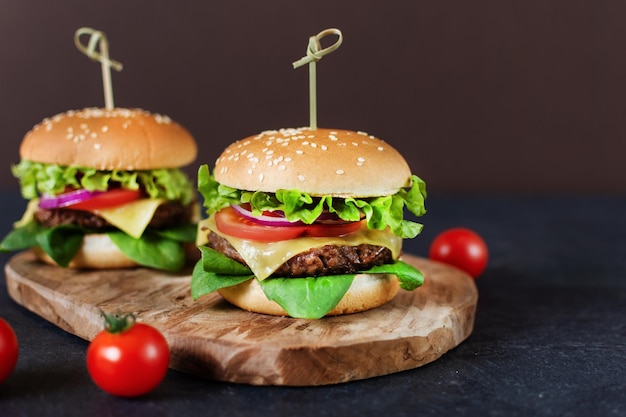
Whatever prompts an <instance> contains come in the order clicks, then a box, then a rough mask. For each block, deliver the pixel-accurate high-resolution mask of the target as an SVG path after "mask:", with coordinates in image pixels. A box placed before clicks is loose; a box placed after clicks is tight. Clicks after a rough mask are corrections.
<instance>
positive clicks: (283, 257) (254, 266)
mask: <svg viewBox="0 0 626 417" xmlns="http://www.w3.org/2000/svg"><path fill="white" fill-rule="evenodd" d="M208 230H210V231H211V232H213V233H217V234H218V235H220V236H221V237H223V238H224V239H226V240H228V242H230V244H231V245H233V247H234V248H235V249H236V250H237V252H239V254H240V255H241V257H242V258H243V259H244V260H245V261H246V263H247V264H248V267H250V269H251V270H252V272H253V273H254V275H255V276H256V277H257V278H258V279H260V280H263V279H265V278H267V277H269V276H270V275H271V274H272V273H273V272H274V271H275V270H276V269H277V268H278V267H279V266H280V265H282V264H284V263H285V262H286V261H288V260H289V259H290V258H292V257H294V256H295V255H297V254H299V253H301V252H306V251H308V250H309V249H311V248H319V247H322V246H324V245H343V246H357V245H360V244H370V245H376V246H384V247H387V248H389V249H390V250H391V253H392V256H393V258H394V259H397V258H398V256H400V250H401V249H402V238H400V237H398V236H396V235H394V234H393V233H391V232H390V231H388V230H369V229H368V228H367V227H366V226H363V227H362V228H361V230H359V231H358V232H355V233H351V234H349V235H347V236H342V237H300V238H297V239H290V240H283V241H279V242H269V243H268V242H254V241H251V240H245V239H239V238H236V237H232V236H228V235H225V234H223V233H221V232H220V231H218V230H217V226H216V225H215V220H214V219H213V218H212V217H210V218H208V219H204V220H202V221H200V222H199V223H198V236H197V239H196V243H197V244H198V246H200V245H204V244H206V243H207V242H208V240H207V237H206V236H207V231H208Z"/></svg>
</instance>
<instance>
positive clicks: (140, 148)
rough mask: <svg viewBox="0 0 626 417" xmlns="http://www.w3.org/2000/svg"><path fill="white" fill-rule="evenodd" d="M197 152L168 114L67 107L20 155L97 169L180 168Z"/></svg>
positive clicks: (30, 136) (33, 133) (27, 140)
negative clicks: (66, 110) (72, 108)
mask: <svg viewBox="0 0 626 417" xmlns="http://www.w3.org/2000/svg"><path fill="white" fill-rule="evenodd" d="M196 154H197V146H196V142H195V140H194V138H193V137H192V136H191V134H190V133H189V132H188V131H187V130H186V129H185V128H183V127H182V126H181V125H179V124H178V123H176V122H174V121H172V120H171V119H170V118H169V117H167V116H163V115H159V114H152V113H149V112H147V111H145V110H141V109H123V108H115V109H112V110H107V109H100V108H86V109H83V110H70V111H68V112H65V113H60V114H57V115H56V116H53V117H50V118H46V119H44V120H43V121H42V122H41V123H39V124H37V125H35V126H34V127H33V128H32V129H31V130H30V131H29V132H28V133H27V134H26V136H25V137H24V140H23V141H22V144H21V146H20V157H21V158H22V159H26V160H29V161H33V162H41V163H46V164H57V165H63V166H81V167H91V168H96V169H98V170H114V169H121V170H128V171H132V170H146V169H158V168H178V167H182V166H184V165H187V164H189V163H191V162H193V161H194V159H195V158H196Z"/></svg>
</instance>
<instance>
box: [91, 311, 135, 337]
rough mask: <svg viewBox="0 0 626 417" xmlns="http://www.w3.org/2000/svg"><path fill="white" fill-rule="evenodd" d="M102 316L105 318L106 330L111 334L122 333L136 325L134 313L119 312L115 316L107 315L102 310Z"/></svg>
mask: <svg viewBox="0 0 626 417" xmlns="http://www.w3.org/2000/svg"><path fill="white" fill-rule="evenodd" d="M100 314H102V317H103V318H104V329H105V330H106V331H107V332H109V333H113V334H115V333H122V332H124V331H126V330H128V329H130V328H131V327H132V326H133V324H135V315H134V314H133V313H126V314H122V313H121V312H119V311H118V312H115V313H114V314H107V313H105V312H104V311H102V310H100Z"/></svg>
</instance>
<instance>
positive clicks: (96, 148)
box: [93, 143, 102, 151]
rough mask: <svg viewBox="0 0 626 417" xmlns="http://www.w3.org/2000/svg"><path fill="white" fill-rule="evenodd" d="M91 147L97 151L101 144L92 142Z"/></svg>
mask: <svg viewBox="0 0 626 417" xmlns="http://www.w3.org/2000/svg"><path fill="white" fill-rule="evenodd" d="M93 148H94V149H95V150H97V151H99V150H100V149H102V145H100V144H99V143H94V144H93Z"/></svg>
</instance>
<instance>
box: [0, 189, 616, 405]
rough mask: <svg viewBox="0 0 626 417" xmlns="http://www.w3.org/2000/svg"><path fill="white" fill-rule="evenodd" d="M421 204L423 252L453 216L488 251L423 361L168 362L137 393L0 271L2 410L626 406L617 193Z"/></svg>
mask: <svg viewBox="0 0 626 417" xmlns="http://www.w3.org/2000/svg"><path fill="white" fill-rule="evenodd" d="M0 199H2V203H0V204H1V206H0V211H1V216H0V219H2V220H1V223H0V233H2V235H3V236H4V234H5V233H6V232H7V231H8V230H9V229H10V227H11V223H12V222H13V221H14V220H16V219H17V218H19V216H20V215H21V213H22V211H23V209H24V202H23V201H22V200H21V198H20V196H19V194H18V192H17V191H16V190H10V191H9V190H7V191H3V192H0ZM427 208H428V213H427V214H426V216H425V217H423V218H422V221H423V223H424V224H425V229H424V232H423V233H422V235H420V236H419V237H418V238H417V239H415V240H413V241H411V242H406V243H405V251H406V252H409V253H412V254H415V255H419V256H425V254H426V253H427V248H428V244H429V242H430V241H431V239H432V238H433V237H434V236H435V234H437V233H438V232H440V231H442V230H443V229H446V228H449V227H453V226H466V227H470V228H473V229H475V230H476V231H478V232H479V233H480V234H482V235H483V237H484V238H485V240H486V241H487V243H488V245H489V248H490V251H491V259H490V263H489V266H488V269H487V270H486V272H485V273H484V275H483V276H482V277H480V278H479V279H478V280H477V286H478V290H479V302H478V310H477V315H476V323H475V327H474V332H473V333H472V335H471V336H470V337H469V338H468V339H467V340H466V341H465V342H464V343H462V344H461V345H460V346H458V347H457V348H455V349H454V350H452V351H450V352H448V353H446V354H445V355H444V356H443V357H441V358H440V359H439V360H437V361H435V362H433V363H431V364H429V365H426V366H423V367H421V368H417V369H414V370H410V371H405V372H401V373H397V374H393V375H389V376H383V377H378V378H372V379H368V380H363V381H356V382H350V383H346V384H340V385H332V386H322V387H309V388H307V387H299V388H295V387H255V386H247V385H235V384H229V383H223V382H218V381H211V380H205V379H201V378H198V377H194V376H190V375H186V374H183V373H179V372H176V371H169V373H168V374H167V376H166V379H165V381H164V382H163V383H162V384H161V385H160V386H159V387H158V388H157V389H156V390H155V391H153V392H152V393H150V394H148V395H147V396H145V397H141V398H135V399H122V398H116V397H112V396H110V395H108V394H106V393H104V392H102V391H100V390H99V389H98V388H97V387H96V386H95V385H94V384H93V383H92V381H91V380H90V378H89V375H88V374H87V370H86V367H85V354H86V349H87V346H88V343H87V342H86V341H85V340H82V339H80V338H77V337H76V336H73V335H71V334H68V333H66V332H64V331H62V330H60V329H58V328H56V327H55V326H54V325H52V324H50V323H48V322H47V321H45V320H44V319H42V318H40V317H38V316H36V315H34V314H33V313H30V312H29V311H27V310H25V309H24V308H22V307H21V306H19V305H17V304H16V303H15V302H13V301H12V300H11V299H10V298H9V296H8V295H7V292H6V286H5V285H4V283H5V282H4V279H3V280H2V286H0V317H3V318H5V319H6V320H7V321H9V322H10V323H11V324H12V325H13V327H14V328H15V331H16V333H17V335H18V338H19V341H20V358H19V361H18V365H17V367H16V369H15V371H14V372H13V374H12V375H11V376H10V378H9V379H8V380H7V381H5V382H4V383H3V384H2V385H0V416H3V417H4V416H96V417H97V416H127V417H129V416H169V415H178V416H183V415H185V416H193V415H225V416H231V417H234V416H273V417H277V416H283V415H285V416H293V415H299V416H316V417H323V416H353V415H354V416H381V415H389V416H403V415H407V416H409V415H410V416H431V415H437V416H452V415H456V416H463V415H472V416H473V415H477V416H478V415H480V416H624V415H626V196H581V197H572V196H564V197H555V196H533V197H520V196H517V197H512V196H508V197H504V196H488V197H475V196H472V197H470V196H437V195H432V194H431V196H430V197H429V200H428V201H427ZM9 256H10V255H8V254H3V255H1V256H0V261H1V262H2V264H4V263H6V261H7V260H8V259H9Z"/></svg>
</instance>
